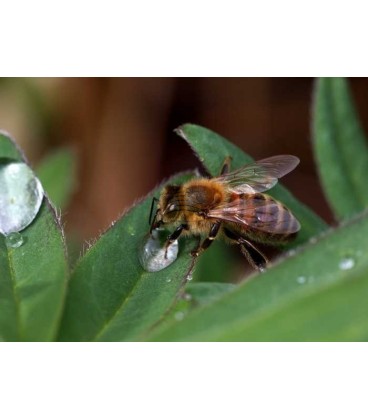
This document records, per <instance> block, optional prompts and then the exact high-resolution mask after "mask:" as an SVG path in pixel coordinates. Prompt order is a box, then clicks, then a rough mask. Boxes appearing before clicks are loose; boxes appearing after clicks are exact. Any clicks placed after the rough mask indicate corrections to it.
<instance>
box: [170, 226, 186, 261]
mask: <svg viewBox="0 0 368 420" xmlns="http://www.w3.org/2000/svg"><path fill="white" fill-rule="evenodd" d="M187 229H188V225H187V224H185V223H183V224H181V225H180V226H178V227H177V228H176V229H175V230H174V232H173V233H172V234H171V235H169V236H168V237H167V240H166V243H165V258H167V250H168V248H169V246H170V245H171V244H172V243H173V242H175V241H176V240H177V239H178V238H179V236H180V235H181V234H182V232H183V230H187Z"/></svg>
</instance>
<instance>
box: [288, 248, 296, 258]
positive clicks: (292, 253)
mask: <svg viewBox="0 0 368 420" xmlns="http://www.w3.org/2000/svg"><path fill="white" fill-rule="evenodd" d="M295 254H296V251H295V249H290V250H289V251H288V252H287V254H286V255H287V256H288V257H293V256H294V255H295Z"/></svg>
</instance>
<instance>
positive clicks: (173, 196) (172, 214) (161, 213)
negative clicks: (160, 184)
mask: <svg viewBox="0 0 368 420" xmlns="http://www.w3.org/2000/svg"><path fill="white" fill-rule="evenodd" d="M180 188H181V187H180V186H177V185H167V186H166V187H165V188H164V189H163V190H162V192H161V195H160V199H159V200H157V198H154V199H153V200H152V206H151V214H150V225H151V229H150V232H152V230H153V229H157V228H159V227H160V226H161V225H163V224H164V223H172V222H174V221H175V220H176V219H177V218H178V216H179V210H180V207H179V206H180V199H179V191H180ZM155 201H158V203H157V207H156V213H155V216H154V217H153V220H152V223H151V218H152V212H153V207H154V203H155Z"/></svg>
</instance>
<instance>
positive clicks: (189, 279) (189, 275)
mask: <svg viewBox="0 0 368 420" xmlns="http://www.w3.org/2000/svg"><path fill="white" fill-rule="evenodd" d="M185 279H186V280H187V281H192V280H193V273H189V274H187V276H186V277H185Z"/></svg>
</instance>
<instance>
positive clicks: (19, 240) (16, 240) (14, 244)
mask: <svg viewBox="0 0 368 420" xmlns="http://www.w3.org/2000/svg"><path fill="white" fill-rule="evenodd" d="M5 240H6V244H7V246H8V247H10V248H19V247H20V246H22V245H23V242H24V239H23V236H22V235H21V234H20V233H18V232H14V233H11V234H10V235H9V236H7V237H6V239H5Z"/></svg>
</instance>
